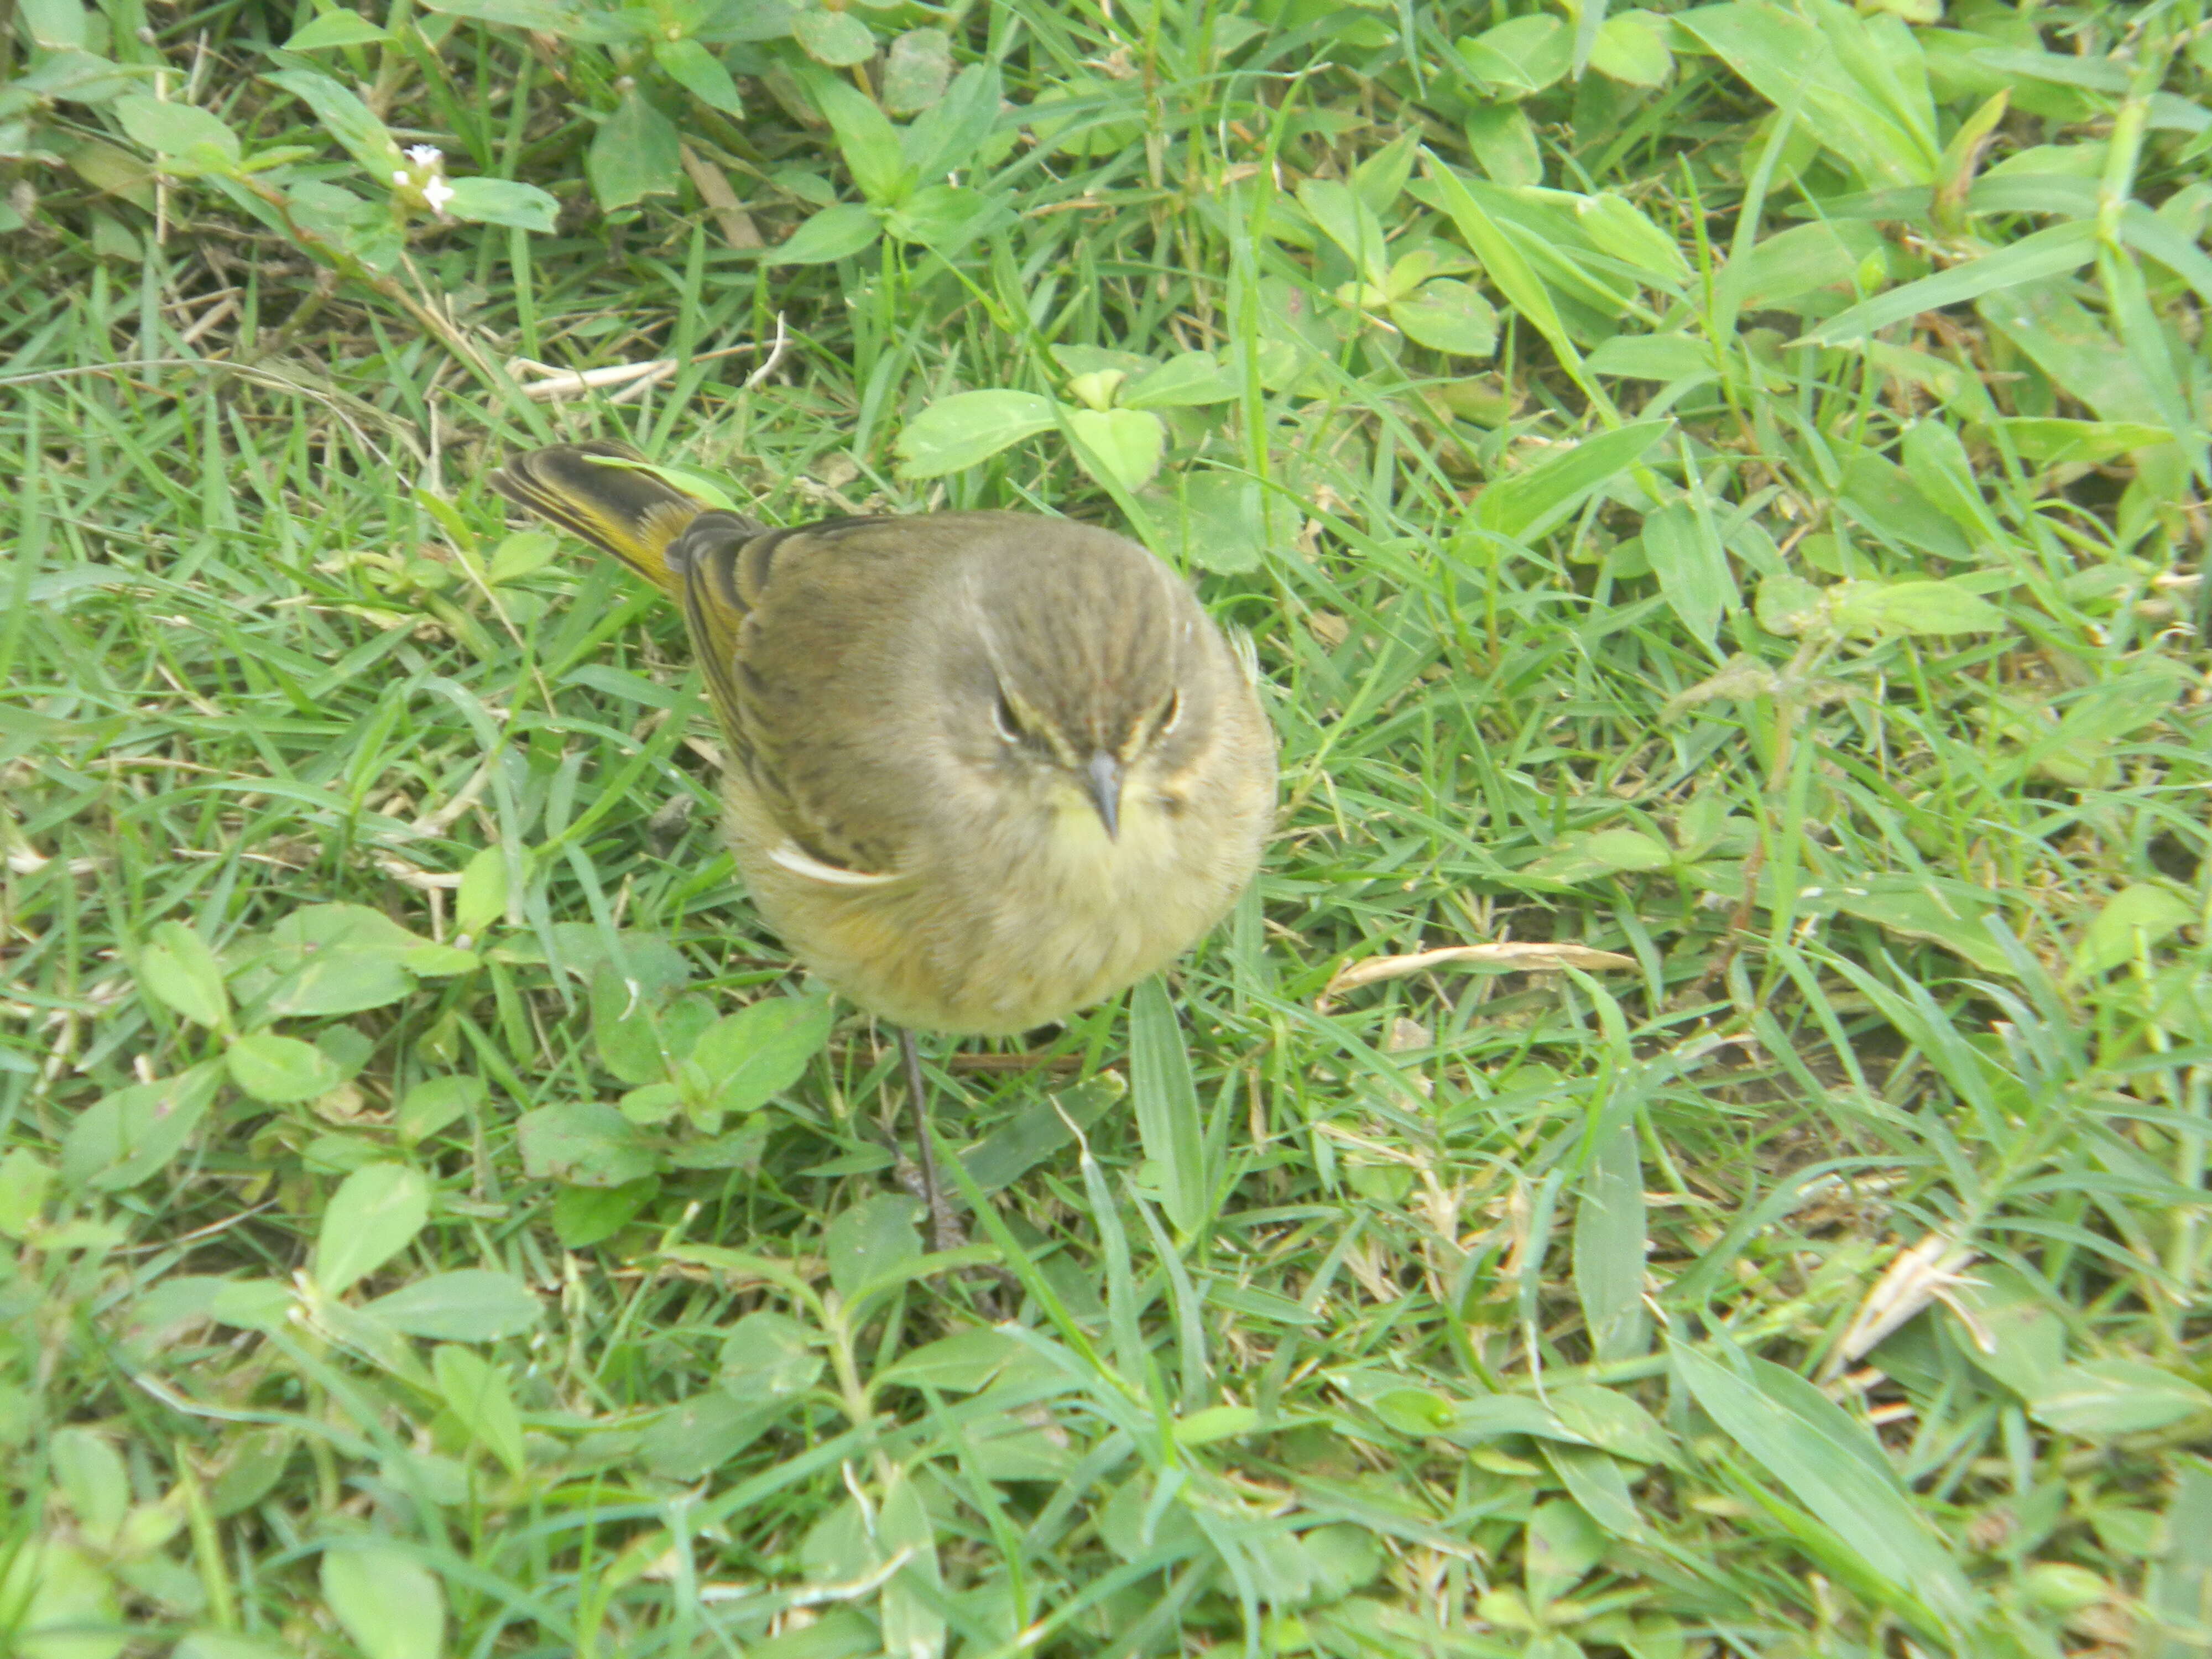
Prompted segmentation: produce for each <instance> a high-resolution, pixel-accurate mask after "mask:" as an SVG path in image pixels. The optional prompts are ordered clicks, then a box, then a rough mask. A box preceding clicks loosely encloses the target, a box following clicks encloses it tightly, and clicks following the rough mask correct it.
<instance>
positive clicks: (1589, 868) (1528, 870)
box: [1521, 829, 1674, 882]
mask: <svg viewBox="0 0 2212 1659" xmlns="http://www.w3.org/2000/svg"><path fill="white" fill-rule="evenodd" d="M1672 863H1674V854H1672V853H1670V852H1669V851H1668V849H1667V848H1666V847H1665V846H1664V845H1663V844H1662V842H1658V841H1656V840H1655V839H1654V838H1653V837H1651V836H1647V835H1645V834H1644V832H1643V831H1642V830H1641V829H1599V830H1595V831H1593V832H1592V833H1590V834H1589V835H1583V836H1569V837H1567V838H1566V840H1565V841H1563V842H1560V843H1559V847H1558V848H1556V849H1554V850H1553V851H1552V852H1549V853H1547V854H1545V855H1544V856H1543V857H1542V858H1540V859H1538V860H1536V861H1535V862H1534V864H1531V865H1528V866H1524V867H1523V868H1522V871H1521V873H1522V875H1524V876H1531V877H1534V878H1536V879H1538V880H1540V881H1559V882H1575V881H1589V880H1590V879H1591V878H1594V877H1597V876H1615V875H1621V874H1625V873H1628V872H1635V871H1644V870H1664V869H1665V868H1667V867H1668V866H1669V865H1671V864H1672Z"/></svg>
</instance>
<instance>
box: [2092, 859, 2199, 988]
mask: <svg viewBox="0 0 2212 1659" xmlns="http://www.w3.org/2000/svg"><path fill="white" fill-rule="evenodd" d="M2198 920H2200V916H2199V913H2198V908H2197V906H2196V905H2194V904H2192V903H2191V902H2189V901H2188V900H2186V899H2185V898H2183V897H2182V896H2180V895H2179V893H2176V892H2174V891H2173V890H2172V889H2171V888H2166V887H2159V886H2154V885H2153V884H2149V883H2147V882H2146V883H2138V884H2136V885H2135V886H2132V887H2123V888H2122V889H2121V890H2119V891H2118V892H2117V893H2115V894H2113V895H2112V897H2110V898H2108V899H2106V901H2105V903H2104V907H2103V908H2101V909H2100V910H2099V911H2098V912H2097V915H2096V917H2095V919H2094V920H2093V921H2091V922H2090V923H2089V925H2088V927H2087V928H2086V929H2084V930H2083V932H2082V934H2081V943H2080V944H2079V945H2076V946H2075V951H2074V965H2073V968H2072V970H2071V972H2070V974H2069V977H2070V978H2073V979H2077V980H2079V979H2088V978H2092V977H2093V976H2094V975H2099V974H2103V973H2109V972H2110V971H2111V970H2112V969H2115V968H2118V967H2123V966H2124V965H2125V964H2127V963H2130V962H2133V961H2134V960H2135V959H2136V957H2137V956H2138V955H2146V956H2147V955H2148V954H2149V952H2150V951H2152V950H2153V949H2154V948H2155V947H2156V946H2157V945H2159V944H2160V942H2161V941H2163V940H2164V939H2167V938H2168V937H2170V936H2171V935H2172V934H2173V933H2176V932H2178V931H2179V930H2180V929H2181V928H2184V927H2190V926H2191V925H2192V924H2193V923H2195V922H2197V921H2198Z"/></svg>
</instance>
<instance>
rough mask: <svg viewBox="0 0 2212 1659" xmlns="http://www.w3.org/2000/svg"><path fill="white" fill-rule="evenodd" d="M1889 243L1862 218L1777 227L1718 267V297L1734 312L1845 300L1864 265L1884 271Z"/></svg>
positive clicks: (1821, 306)
mask: <svg viewBox="0 0 2212 1659" xmlns="http://www.w3.org/2000/svg"><path fill="white" fill-rule="evenodd" d="M1887 251H1888V244H1887V243H1886V242H1885V241H1883V240H1882V237H1881V232H1880V231H1878V230H1876V229H1875V228H1874V227H1873V226H1872V225H1870V224H1869V223H1867V222H1865V221H1864V220H1860V219H1832V220H1823V221H1821V222H1818V223H1815V224H1809V225H1798V226H1796V227H1794V228H1791V229H1789V230H1784V231H1779V232H1778V233H1776V234H1774V235H1771V236H1769V237H1767V238H1765V240H1761V241H1759V242H1756V243H1754V244H1753V246H1752V247H1751V250H1750V252H1747V253H1746V254H1745V255H1744V257H1743V258H1741V259H1731V260H1729V262H1728V264H1726V265H1724V266H1723V268H1722V270H1721V275H1720V283H1719V289H1720V293H1721V296H1722V298H1723V301H1725V302H1726V303H1727V305H1728V306H1729V308H1730V309H1731V311H1732V312H1733V313H1735V314H1737V315H1741V314H1743V313H1747V312H1754V311H1796V312H1800V313H1802V312H1807V311H1812V312H1815V313H1817V312H1820V311H1823V310H1828V309H1832V308H1833V307H1834V306H1835V305H1836V304H1838V303H1842V302H1844V301H1849V300H1850V298H1851V296H1852V295H1853V293H1854V292H1855V290H1856V288H1857V283H1858V282H1859V280H1860V271H1861V269H1862V267H1867V266H1868V265H1869V261H1872V262H1873V263H1872V265H1871V267H1870V269H1871V270H1872V271H1873V273H1874V275H1875V280H1876V281H1877V282H1878V281H1880V280H1881V279H1882V278H1883V277H1884V276H1887V266H1886V264H1884V263H1883V260H1884V258H1885V256H1886V254H1887Z"/></svg>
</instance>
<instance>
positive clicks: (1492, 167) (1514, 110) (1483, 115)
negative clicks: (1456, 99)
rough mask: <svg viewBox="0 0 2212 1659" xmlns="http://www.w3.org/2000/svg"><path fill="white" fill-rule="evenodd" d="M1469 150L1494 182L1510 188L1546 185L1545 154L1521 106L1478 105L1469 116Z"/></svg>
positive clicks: (1500, 102)
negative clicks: (1538, 146) (1512, 186)
mask: <svg viewBox="0 0 2212 1659" xmlns="http://www.w3.org/2000/svg"><path fill="white" fill-rule="evenodd" d="M1467 147H1468V151H1469V152H1470V153H1471V154H1472V155H1474V159H1475V162H1476V164H1477V165H1478V166H1480V167H1481V168H1482V170H1483V171H1484V172H1485V173H1488V174H1489V175H1490V179H1491V182H1492V183H1493V184H1498V185H1541V184H1542V183H1543V182H1544V156H1543V152H1542V151H1541V149H1538V148H1537V144H1536V129H1535V127H1534V125H1531V124H1530V122H1529V119H1528V112H1527V111H1526V110H1524V109H1522V107H1521V106H1520V105H1518V104H1516V103H1510V102H1507V101H1504V100H1499V101H1498V102H1496V103H1492V104H1478V105H1477V106H1475V107H1474V108H1473V109H1471V110H1469V111H1468V114H1467Z"/></svg>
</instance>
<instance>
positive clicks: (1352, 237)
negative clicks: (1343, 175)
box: [1297, 179, 1389, 288]
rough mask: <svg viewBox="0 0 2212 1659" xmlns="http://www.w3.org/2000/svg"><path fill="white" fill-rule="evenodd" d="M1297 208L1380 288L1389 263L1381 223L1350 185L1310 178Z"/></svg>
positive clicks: (1299, 192)
mask: <svg viewBox="0 0 2212 1659" xmlns="http://www.w3.org/2000/svg"><path fill="white" fill-rule="evenodd" d="M1297 197H1298V205H1299V206H1300V207H1302V208H1304V210H1306V211H1307V213H1308V214H1310V216H1312V218H1313V222H1314V223H1315V224H1316V225H1318V226H1320V227H1321V231H1322V234H1323V235H1324V236H1326V237H1328V240H1330V241H1332V242H1334V243H1335V244H1336V245H1337V246H1338V247H1340V248H1341V249H1343V250H1344V257H1345V258H1347V259H1349V260H1351V261H1352V269H1353V270H1355V271H1357V272H1358V273H1359V275H1360V276H1361V277H1362V278H1363V279H1364V280H1365V281H1367V282H1369V283H1373V284H1374V285H1375V286H1376V287H1378V288H1379V287H1381V286H1382V283H1383V273H1384V271H1385V270H1388V268H1389V259H1388V258H1387V257H1386V255H1385V253H1384V251H1383V223H1382V221H1381V220H1379V219H1377V218H1376V216H1375V214H1374V212H1373V210H1371V209H1370V208H1369V207H1368V205H1367V204H1366V203H1364V202H1363V201H1361V200H1360V199H1359V197H1358V193H1357V192H1356V191H1353V190H1352V187H1351V186H1350V185H1345V184H1340V183H1339V182H1337V181H1336V180H1334V179H1304V180H1302V181H1301V182H1300V183H1299V185H1298V189H1297Z"/></svg>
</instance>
